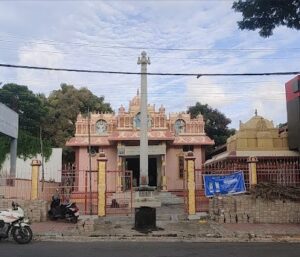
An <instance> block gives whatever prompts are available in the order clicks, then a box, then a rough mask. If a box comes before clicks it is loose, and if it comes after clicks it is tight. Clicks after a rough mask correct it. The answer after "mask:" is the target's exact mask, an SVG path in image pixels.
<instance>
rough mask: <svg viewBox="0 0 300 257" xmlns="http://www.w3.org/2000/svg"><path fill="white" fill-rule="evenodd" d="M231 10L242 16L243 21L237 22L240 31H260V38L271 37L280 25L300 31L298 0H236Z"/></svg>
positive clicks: (299, 5) (299, 2)
mask: <svg viewBox="0 0 300 257" xmlns="http://www.w3.org/2000/svg"><path fill="white" fill-rule="evenodd" d="M232 8H233V9H234V10H235V11H236V12H241V13H242V15H243V20H241V21H238V26H239V28H240V29H242V30H244V29H247V30H256V29H260V31H259V34H260V36H262V37H269V36H271V35H272V34H273V30H274V28H275V27H277V26H280V25H282V26H287V27H288V28H292V29H297V30H299V29H300V1H299V0H238V1H235V2H234V3H233V5H232Z"/></svg>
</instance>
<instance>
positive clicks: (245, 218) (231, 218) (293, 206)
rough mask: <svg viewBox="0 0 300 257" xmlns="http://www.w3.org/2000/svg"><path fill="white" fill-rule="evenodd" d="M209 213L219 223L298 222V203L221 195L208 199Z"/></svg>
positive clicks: (299, 216)
mask: <svg viewBox="0 0 300 257" xmlns="http://www.w3.org/2000/svg"><path fill="white" fill-rule="evenodd" d="M209 214H210V217H211V218H212V219H213V220H215V221H217V222H219V223H300V203H298V202H292V201H286V200H285V201H283V200H275V201H271V200H265V199H261V198H253V197H252V196H249V195H239V196H225V197H223V196H222V197H214V198H211V199H210V200H209Z"/></svg>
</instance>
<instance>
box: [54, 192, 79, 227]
mask: <svg viewBox="0 0 300 257" xmlns="http://www.w3.org/2000/svg"><path fill="white" fill-rule="evenodd" d="M48 217H49V219H50V220H57V219H66V220H67V221H70V222H72V223H77V221H78V218H79V209H78V207H77V206H76V203H67V204H61V203H60V198H59V197H54V196H53V197H52V202H51V205H50V210H49V211H48Z"/></svg>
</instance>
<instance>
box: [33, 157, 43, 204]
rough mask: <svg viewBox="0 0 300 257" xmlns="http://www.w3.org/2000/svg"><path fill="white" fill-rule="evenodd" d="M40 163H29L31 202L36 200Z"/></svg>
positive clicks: (34, 161)
mask: <svg viewBox="0 0 300 257" xmlns="http://www.w3.org/2000/svg"><path fill="white" fill-rule="evenodd" d="M40 166H41V161H39V160H32V162H31V200H37V199H38V194H39V179H40Z"/></svg>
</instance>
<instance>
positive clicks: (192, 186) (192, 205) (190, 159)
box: [185, 151, 196, 215]
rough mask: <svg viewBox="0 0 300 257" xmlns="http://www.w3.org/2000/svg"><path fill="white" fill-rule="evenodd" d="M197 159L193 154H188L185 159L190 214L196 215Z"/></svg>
mask: <svg viewBox="0 0 300 257" xmlns="http://www.w3.org/2000/svg"><path fill="white" fill-rule="evenodd" d="M195 159H196V158H195V157H194V154H193V152H191V151H190V152H188V153H187V156H186V157H185V161H186V167H187V190H188V214H189V215H195V214H196V196H195V194H196V183H195Z"/></svg>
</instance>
